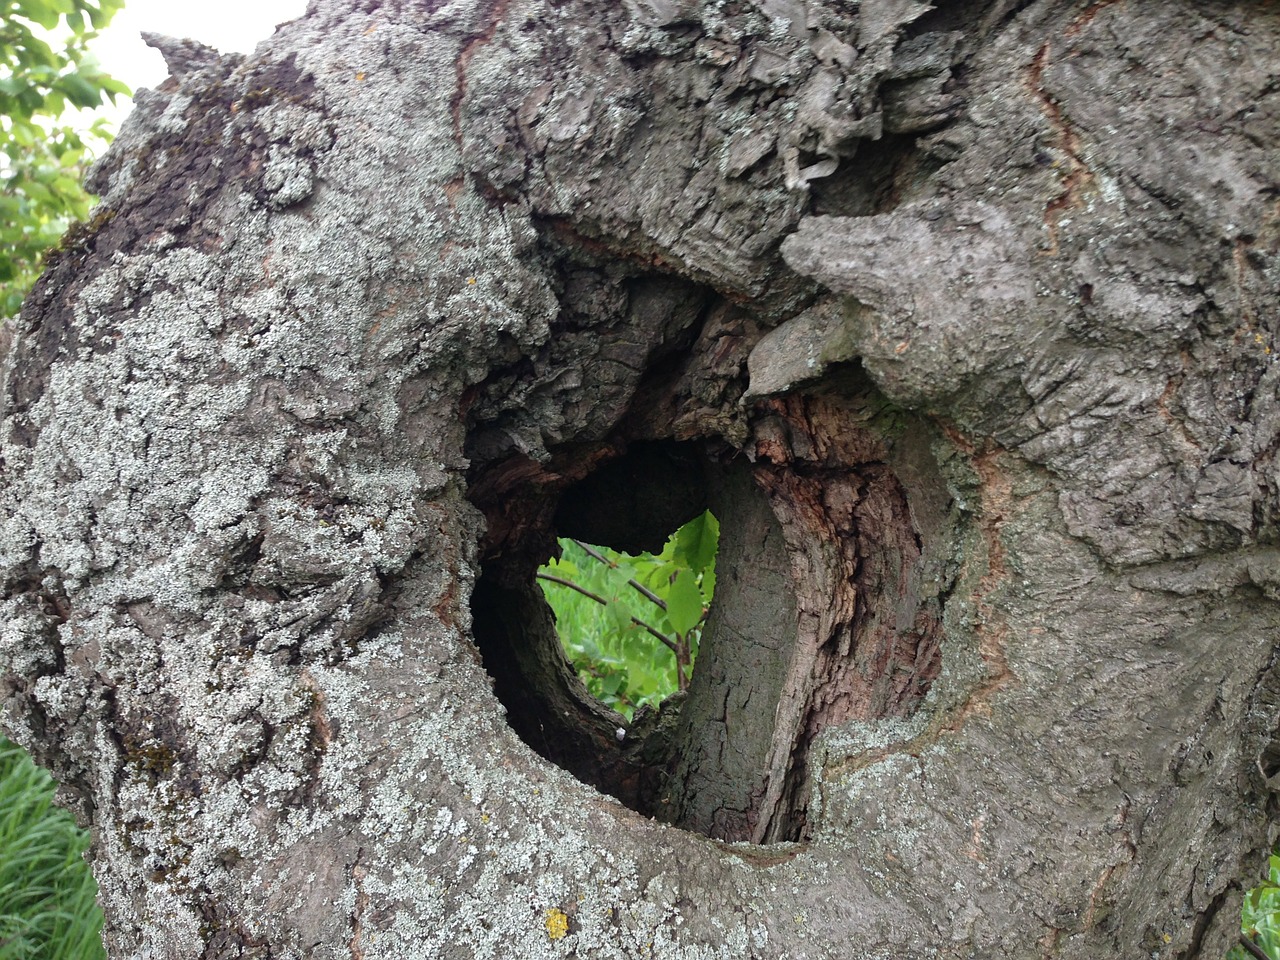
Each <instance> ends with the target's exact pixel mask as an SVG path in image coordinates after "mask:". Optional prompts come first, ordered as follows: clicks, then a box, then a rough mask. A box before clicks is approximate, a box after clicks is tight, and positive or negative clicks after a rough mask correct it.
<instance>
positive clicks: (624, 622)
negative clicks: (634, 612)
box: [605, 598, 631, 636]
mask: <svg viewBox="0 0 1280 960" xmlns="http://www.w3.org/2000/svg"><path fill="white" fill-rule="evenodd" d="M605 610H606V611H607V612H608V614H609V618H610V620H612V622H613V631H614V634H615V636H619V635H621V634H624V633H626V632H627V631H628V630H630V629H631V614H630V613H628V612H627V608H626V607H625V606H623V605H622V604H621V603H619V602H618V600H617V599H616V598H615V599H613V600H611V601H610V602H609V603H608V604H606V605H605Z"/></svg>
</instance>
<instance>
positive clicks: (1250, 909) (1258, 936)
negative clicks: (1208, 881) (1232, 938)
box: [1227, 852, 1280, 960]
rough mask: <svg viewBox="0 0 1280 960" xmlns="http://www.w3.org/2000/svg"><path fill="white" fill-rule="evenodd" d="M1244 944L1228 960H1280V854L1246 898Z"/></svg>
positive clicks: (1242, 927)
mask: <svg viewBox="0 0 1280 960" xmlns="http://www.w3.org/2000/svg"><path fill="white" fill-rule="evenodd" d="M1243 913H1244V915H1243V917H1242V918H1241V924H1240V926H1241V931H1242V933H1241V937H1240V940H1241V945H1240V946H1238V947H1233V948H1232V950H1231V952H1230V953H1228V954H1227V960H1250V958H1253V957H1264V958H1269V960H1280V852H1277V853H1273V854H1272V855H1271V859H1270V860H1269V862H1268V863H1267V878H1266V879H1265V880H1263V881H1262V882H1261V883H1260V884H1258V885H1257V886H1256V887H1254V888H1253V889H1252V890H1250V891H1248V892H1247V893H1245V895H1244V911H1243Z"/></svg>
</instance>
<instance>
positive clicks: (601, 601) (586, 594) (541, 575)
mask: <svg viewBox="0 0 1280 960" xmlns="http://www.w3.org/2000/svg"><path fill="white" fill-rule="evenodd" d="M538 579H539V580H550V581H551V582H552V583H558V584H560V586H562V587H568V588H569V589H570V590H577V591H578V592H579V593H580V594H582V595H583V596H584V597H590V598H591V599H592V600H594V601H595V602H596V603H598V604H600V605H601V606H607V605H608V603H609V601H608V600H606V599H605V598H604V597H602V596H600V595H599V594H598V593H592V592H591V591H590V590H588V589H587V588H586V587H580V586H578V585H577V584H576V583H574V582H573V581H572V580H566V579H565V578H564V577H557V576H556V575H555V574H554V573H543V572H542V571H541V570H539V571H538Z"/></svg>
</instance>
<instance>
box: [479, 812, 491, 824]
mask: <svg viewBox="0 0 1280 960" xmlns="http://www.w3.org/2000/svg"><path fill="white" fill-rule="evenodd" d="M480 822H481V823H488V822H489V815H488V814H487V813H482V814H480Z"/></svg>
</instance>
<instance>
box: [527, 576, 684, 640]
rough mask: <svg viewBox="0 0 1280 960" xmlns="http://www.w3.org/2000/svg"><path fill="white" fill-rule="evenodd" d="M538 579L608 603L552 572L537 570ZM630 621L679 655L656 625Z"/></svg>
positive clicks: (603, 603)
mask: <svg viewBox="0 0 1280 960" xmlns="http://www.w3.org/2000/svg"><path fill="white" fill-rule="evenodd" d="M538 579H539V580H549V581H551V582H552V583H558V584H560V586H562V587H568V588H569V589H570V590H577V591H578V592H579V593H580V594H582V595H583V596H584V597H589V598H591V599H592V600H594V601H595V602H596V603H598V604H600V606H602V607H606V606H608V605H609V601H608V600H606V599H605V598H604V597H602V596H600V595H599V594H598V593H592V592H591V591H590V590H588V589H587V588H586V587H580V586H578V584H576V583H574V582H573V581H572V580H566V579H565V578H564V577H557V576H556V575H555V574H554V573H543V572H542V571H538ZM631 622H632V623H634V624H635V625H636V626H637V627H643V628H644V629H645V630H648V631H649V633H651V634H653V636H654V637H656V638H657V639H658V640H660V641H662V643H663V644H664V645H666V647H667V649H668V650H670V651H671V652H672V653H675V654H676V656H679V654H678V653H677V651H676V645H675V643H673V642H672V640H671V638H670V637H668V636H667V635H666V634H665V633H663V632H662V631H661V630H659V629H658V628H657V627H654V626H651V625H650V624H647V623H645V622H644V621H643V620H641V619H640V618H639V617H632V618H631Z"/></svg>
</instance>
